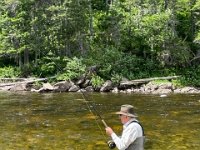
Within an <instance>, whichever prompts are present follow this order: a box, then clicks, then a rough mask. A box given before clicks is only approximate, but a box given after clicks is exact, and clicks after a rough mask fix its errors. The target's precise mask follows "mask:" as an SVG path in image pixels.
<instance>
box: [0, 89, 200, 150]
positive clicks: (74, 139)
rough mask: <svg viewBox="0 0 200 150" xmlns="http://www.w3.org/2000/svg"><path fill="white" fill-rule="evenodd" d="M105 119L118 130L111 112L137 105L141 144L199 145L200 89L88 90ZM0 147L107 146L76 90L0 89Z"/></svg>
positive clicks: (167, 149) (157, 147)
mask: <svg viewBox="0 0 200 150" xmlns="http://www.w3.org/2000/svg"><path fill="white" fill-rule="evenodd" d="M90 96H91V99H92V100H93V101H94V104H95V106H96V107H97V108H98V110H99V112H100V113H101V115H102V116H103V117H104V119H105V121H106V122H107V124H108V125H110V126H111V127H113V128H114V130H115V131H116V132H117V133H118V134H120V132H121V124H120V121H119V119H118V117H117V116H116V115H114V113H113V112H115V111H118V110H119V109H120V105H121V104H125V103H129V104H132V105H134V106H135V107H136V108H137V110H136V111H137V113H138V115H139V119H140V121H141V122H142V123H143V126H144V128H145V132H146V135H147V141H146V145H145V149H147V150H161V149H162V150H171V149H174V150H188V149H193V150H198V149H200V141H199V139H200V128H199V126H200V117H199V114H200V109H199V108H200V95H170V96H168V97H160V96H158V95H133V94H132V95H131V94H130V95H129V94H111V93H108V94H107V93H104V94H100V93H91V95H90ZM0 115H1V119H0V130H1V132H0V149H2V150H16V149H17V150H33V149H34V150H38V149H39V150H40V149H41V150H63V149H64V150H107V149H108V147H107V144H106V143H105V141H107V140H109V139H108V137H107V136H106V135H105V132H104V127H103V125H102V123H101V121H99V120H97V121H98V123H99V124H100V125H101V126H100V127H101V130H102V132H101V130H100V129H99V127H98V126H97V124H96V117H94V116H93V115H92V114H91V113H90V112H89V111H88V109H87V106H86V104H85V100H84V99H83V97H82V95H81V94H80V93H54V94H52V93H51V94H38V93H20V94H17V93H0Z"/></svg>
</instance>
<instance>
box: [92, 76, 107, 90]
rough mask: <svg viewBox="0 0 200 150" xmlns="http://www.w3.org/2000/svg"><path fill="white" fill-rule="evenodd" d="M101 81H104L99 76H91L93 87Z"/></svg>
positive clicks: (100, 84)
mask: <svg viewBox="0 0 200 150" xmlns="http://www.w3.org/2000/svg"><path fill="white" fill-rule="evenodd" d="M103 83H104V80H103V79H102V78H101V77H100V76H97V75H93V76H92V79H91V84H92V86H93V87H95V88H98V87H100V86H102V85H103Z"/></svg>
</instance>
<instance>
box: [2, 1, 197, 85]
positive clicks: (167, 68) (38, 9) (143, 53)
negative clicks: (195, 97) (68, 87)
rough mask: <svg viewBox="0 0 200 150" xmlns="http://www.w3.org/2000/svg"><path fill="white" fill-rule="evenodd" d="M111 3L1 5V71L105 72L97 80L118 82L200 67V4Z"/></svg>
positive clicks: (66, 76)
mask: <svg viewBox="0 0 200 150" xmlns="http://www.w3.org/2000/svg"><path fill="white" fill-rule="evenodd" d="M110 2H111V1H102V0H90V1H86V0H61V1H60V0H51V1H38V0H25V1H22V0H9V1H8V0H2V1H1V2H0V41H1V42H0V55H1V59H0V65H1V66H9V65H10V66H14V67H19V68H20V72H21V75H22V76H25V77H26V76H30V75H31V76H39V77H46V76H53V75H56V74H57V75H58V79H65V80H69V79H74V78H77V77H78V76H79V75H81V74H83V73H84V72H85V67H86V66H92V65H99V66H100V69H99V72H98V76H99V77H100V78H102V79H112V80H113V81H114V82H116V83H117V82H119V81H120V80H121V78H122V77H126V78H128V79H138V78H146V77H153V76H167V75H172V74H173V75H174V74H175V73H177V72H178V71H179V69H178V68H180V67H188V66H189V65H191V67H194V66H196V65H198V62H195V64H190V62H191V60H193V58H194V57H196V54H197V52H198V50H199V49H200V45H199V41H200V30H199V29H200V26H199V25H200V22H199V17H200V15H199V8H200V7H199V6H200V1H199V0H196V1H189V0H179V1H160V0H159V1H156V2H155V1H149V0H148V1H138V0H136V1H133V0H116V1H112V5H111V4H110ZM165 52H168V54H169V60H167V61H169V63H168V64H167V63H165V64H164V63H162V61H163V60H161V57H162V56H163V54H165ZM71 58H72V59H71ZM78 58H81V59H78ZM82 58H83V59H82ZM192 63H193V62H192ZM163 64H164V65H163ZM174 68H175V69H174ZM184 69H186V68H184ZM182 72H183V74H184V71H182ZM189 72H190V71H189ZM2 74H3V73H2ZM11 74H12V73H11ZM187 74H188V73H187ZM189 74H190V76H193V78H192V79H188V76H187V75H186V76H185V78H183V79H182V81H181V82H182V83H184V82H186V83H191V84H194V85H198V80H199V79H198V75H197V73H196V71H194V72H193V70H192V71H191V72H190V73H189ZM16 75H18V74H16ZM6 76H8V75H6ZM94 78H95V77H94ZM96 78H97V77H96ZM96 80H97V81H99V80H100V79H98V78H97V79H96ZM97 81H96V82H97ZM97 83H98V82H97ZM98 84H99V83H98ZM95 85H96V84H95Z"/></svg>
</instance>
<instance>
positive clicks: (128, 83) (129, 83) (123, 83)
mask: <svg viewBox="0 0 200 150" xmlns="http://www.w3.org/2000/svg"><path fill="white" fill-rule="evenodd" d="M179 77H180V76H168V77H155V78H145V79H138V80H131V81H121V82H120V86H122V87H123V86H136V85H139V84H145V83H148V82H150V81H154V80H172V79H177V78H179Z"/></svg>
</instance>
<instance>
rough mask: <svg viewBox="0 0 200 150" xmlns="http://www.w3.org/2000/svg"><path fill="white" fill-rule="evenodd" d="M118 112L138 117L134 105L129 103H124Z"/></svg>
mask: <svg viewBox="0 0 200 150" xmlns="http://www.w3.org/2000/svg"><path fill="white" fill-rule="evenodd" d="M116 114H118V115H125V116H129V117H138V116H137V114H136V113H135V112H134V107H133V106H132V105H129V104H125V105H122V106H121V109H120V111H119V112H116Z"/></svg>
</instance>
